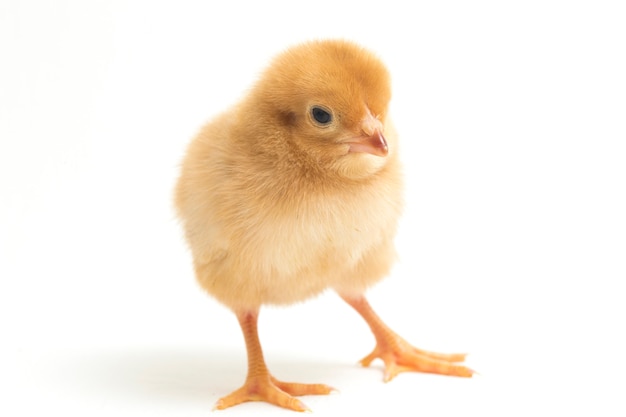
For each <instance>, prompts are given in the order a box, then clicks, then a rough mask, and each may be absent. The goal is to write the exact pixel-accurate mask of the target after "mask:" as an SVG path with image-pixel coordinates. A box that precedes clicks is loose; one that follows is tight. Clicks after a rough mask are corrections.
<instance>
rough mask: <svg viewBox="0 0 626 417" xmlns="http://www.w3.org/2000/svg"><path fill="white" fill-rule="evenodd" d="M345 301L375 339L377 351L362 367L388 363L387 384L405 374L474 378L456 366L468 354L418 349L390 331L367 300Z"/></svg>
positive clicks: (467, 369)
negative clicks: (376, 362) (413, 372)
mask: <svg viewBox="0 0 626 417" xmlns="http://www.w3.org/2000/svg"><path fill="white" fill-rule="evenodd" d="M342 298H343V299H344V300H345V301H346V302H347V303H348V304H350V305H351V306H352V307H353V308H354V309H355V310H356V311H357V312H358V313H359V314H360V315H361V316H362V317H363V318H364V319H365V321H366V322H367V324H368V325H369V326H370V329H372V333H374V337H375V338H376V347H375V348H374V350H373V351H372V353H370V354H369V355H367V356H366V357H365V358H363V359H362V360H361V364H362V365H363V366H369V364H370V363H371V362H372V361H373V360H374V359H376V358H380V359H382V360H383V362H385V376H384V380H385V382H388V381H391V380H392V379H393V378H394V377H395V376H396V375H398V374H399V373H400V372H406V371H417V372H430V373H435V374H442V375H453V376H463V377H471V376H472V375H473V374H474V371H472V370H471V369H469V368H467V367H465V366H463V365H458V364H456V363H455V362H463V361H464V360H465V354H461V353H453V354H444V353H435V352H428V351H426V350H420V349H417V348H415V347H413V346H411V345H410V344H409V343H408V342H407V341H406V340H404V339H403V338H401V337H400V336H398V335H397V334H396V333H395V332H394V331H393V330H391V329H390V328H389V327H387V325H386V324H385V323H383V321H382V320H381V319H380V317H378V315H377V314H376V313H375V312H374V310H372V307H371V306H370V305H369V303H368V302H367V300H366V299H365V297H348V296H343V295H342Z"/></svg>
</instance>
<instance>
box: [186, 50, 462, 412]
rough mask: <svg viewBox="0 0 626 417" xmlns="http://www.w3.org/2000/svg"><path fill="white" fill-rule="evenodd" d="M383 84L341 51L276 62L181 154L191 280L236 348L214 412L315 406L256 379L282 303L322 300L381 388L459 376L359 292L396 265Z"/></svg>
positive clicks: (359, 54)
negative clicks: (367, 345)
mask: <svg viewBox="0 0 626 417" xmlns="http://www.w3.org/2000/svg"><path fill="white" fill-rule="evenodd" d="M390 97H391V89H390V82H389V74H388V73H387V70H386V69H385V67H384V65H383V64H382V63H381V62H380V61H379V60H378V59H377V58H376V57H375V56H374V55H372V54H371V53H370V52H368V51H366V50H364V49H362V48H360V47H358V46H356V45H354V44H352V43H349V42H344V41H318V42H310V43H306V44H303V45H299V46H296V47H293V48H291V49H288V50H287V51H285V52H284V53H282V54H280V55H279V56H278V57H277V58H276V59H275V60H274V61H273V62H272V63H271V64H270V66H269V67H268V68H267V70H266V71H265V72H264V73H263V74H262V75H261V77H260V79H259V80H258V81H257V83H256V84H255V85H254V86H253V87H252V89H251V90H250V92H249V93H248V95H247V96H246V97H245V98H244V99H243V100H242V101H241V102H240V103H239V104H237V105H236V106H234V107H233V108H231V109H229V110H227V111H226V112H224V113H223V114H221V115H220V116H218V117H217V118H215V119H214V120H213V121H211V122H210V123H209V124H207V125H206V126H205V127H204V128H203V129H202V130H201V132H200V133H199V134H198V136H197V137H196V138H195V139H194V140H193V141H192V142H191V144H190V146H189V148H188V150H187V154H186V156H185V159H184V161H183V164H182V170H181V176H180V178H179V181H178V184H177V186H176V207H177V211H178V215H179V217H180V219H181V221H182V224H183V228H184V231H185V236H186V238H187V241H188V243H189V246H190V248H191V252H192V255H193V261H194V267H195V273H196V277H197V279H198V281H199V282H200V284H201V285H202V287H203V288H205V289H206V290H207V291H208V292H209V293H210V294H211V295H213V296H214V297H215V298H216V299H218V300H219V301H220V302H222V303H223V304H225V305H227V306H228V307H230V308H231V309H232V310H233V312H234V313H235V314H236V315H237V318H238V320H239V323H240V325H241V328H242V331H243V334H244V338H245V341H246V347H247V353H248V376H247V378H246V382H245V384H244V385H243V386H242V387H241V388H240V389H238V390H236V391H234V392H233V393H231V394H230V395H228V396H226V397H224V398H222V399H220V401H219V402H218V404H217V406H216V407H217V408H219V409H222V408H227V407H230V406H233V405H236V404H239V403H241V402H244V401H253V400H262V401H267V402H270V403H273V404H276V405H279V406H282V407H286V408H289V409H293V410H297V411H305V410H307V408H306V406H304V404H302V403H301V402H300V401H299V400H297V399H295V398H293V396H297V395H305V394H327V393H329V392H331V390H332V389H331V388H330V387H328V386H326V385H322V384H295V383H286V382H282V381H279V380H277V379H276V378H274V377H273V376H272V375H271V374H270V373H269V371H268V369H267V367H266V365H265V361H264V359H263V354H262V350H261V345H260V342H259V338H258V333H257V318H258V313H259V309H260V307H261V306H262V305H264V304H290V303H294V302H298V301H302V300H305V299H306V298H309V297H312V296H314V295H316V294H318V293H320V292H321V291H323V290H325V289H327V288H332V289H334V290H335V291H337V293H339V295H340V296H341V297H342V298H343V299H344V300H345V301H346V302H348V304H350V305H351V306H352V307H353V308H354V309H355V310H356V311H357V312H358V313H359V314H361V315H362V316H363V318H364V319H365V320H366V322H367V323H368V324H369V326H370V328H371V330H372V332H373V333H374V336H375V338H376V342H377V345H376V348H375V349H374V351H373V352H372V353H371V354H370V355H368V356H367V357H366V358H365V359H363V361H362V363H363V364H364V365H368V364H369V363H370V362H371V361H372V360H373V359H374V358H381V359H383V360H384V362H385V365H386V372H385V380H390V379H392V378H393V377H394V376H395V375H396V374H397V373H398V372H401V371H405V370H419V371H426V372H437V373H443V374H448V375H459V376H471V371H470V370H468V369H467V368H465V367H463V366H460V365H454V364H453V362H456V361H459V360H462V359H463V358H464V356H463V355H442V354H436V353H432V352H426V351H421V350H417V349H415V348H413V347H412V346H410V345H409V344H408V343H407V342H405V341H404V340H403V339H401V338H400V337H399V336H398V335H396V334H395V333H394V332H393V331H392V330H391V329H389V328H388V327H387V326H386V325H385V324H384V323H383V322H382V321H381V320H380V318H379V317H378V316H377V315H376V314H375V313H374V312H373V310H372V309H371V307H370V306H369V304H368V303H367V301H366V299H365V297H364V295H363V293H364V292H365V290H366V288H367V287H369V286H370V285H372V284H373V283H375V282H376V281H378V280H380V279H381V278H382V277H384V276H385V275H386V274H387V273H388V272H389V270H390V267H391V265H392V263H393V261H394V259H395V250H394V246H393V239H394V235H395V232H396V227H397V222H398V217H399V215H400V211H401V206H402V204H401V201H402V180H401V172H400V164H399V160H398V153H397V137H396V132H395V130H394V128H393V126H392V125H391V122H390V120H389V117H388V114H387V113H388V104H389V100H390Z"/></svg>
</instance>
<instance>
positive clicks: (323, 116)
mask: <svg viewBox="0 0 626 417" xmlns="http://www.w3.org/2000/svg"><path fill="white" fill-rule="evenodd" d="M311 115H312V116H313V119H315V121H316V122H317V123H319V124H322V125H327V124H328V123H330V122H332V120H333V116H331V115H330V113H328V112H327V111H326V110H324V109H322V108H320V107H313V108H312V109H311Z"/></svg>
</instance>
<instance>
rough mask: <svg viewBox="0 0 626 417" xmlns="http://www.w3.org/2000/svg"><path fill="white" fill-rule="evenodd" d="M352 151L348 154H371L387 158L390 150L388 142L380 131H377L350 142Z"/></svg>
mask: <svg viewBox="0 0 626 417" xmlns="http://www.w3.org/2000/svg"><path fill="white" fill-rule="evenodd" d="M348 145H350V150H349V151H348V152H355V153H369V154H371V155H376V156H387V154H388V153H389V148H388V147H387V141H386V140H385V137H384V136H383V134H382V133H380V130H378V129H376V130H374V132H372V134H371V135H369V136H361V137H359V138H356V139H353V140H352V141H350V142H348Z"/></svg>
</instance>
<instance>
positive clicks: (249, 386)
mask: <svg viewBox="0 0 626 417" xmlns="http://www.w3.org/2000/svg"><path fill="white" fill-rule="evenodd" d="M333 391H334V389H333V388H331V387H329V386H328V385H324V384H299V383H295V382H282V381H279V380H277V379H276V378H274V377H272V376H271V375H260V376H255V377H249V378H248V379H247V380H246V382H245V384H244V385H243V386H242V387H241V388H239V389H238V390H236V391H234V392H232V393H230V394H229V395H227V396H225V397H223V398H221V399H220V400H219V401H218V402H217V404H215V409H216V410H223V409H225V408H228V407H232V406H234V405H237V404H241V403H243V402H247V401H265V402H267V403H270V404H274V405H277V406H279V407H284V408H287V409H290V410H294V411H307V412H309V411H311V410H309V408H308V407H307V406H306V405H305V404H304V403H303V402H302V401H300V400H299V399H297V398H294V396H299V395H325V394H330V393H331V392H333Z"/></svg>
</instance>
